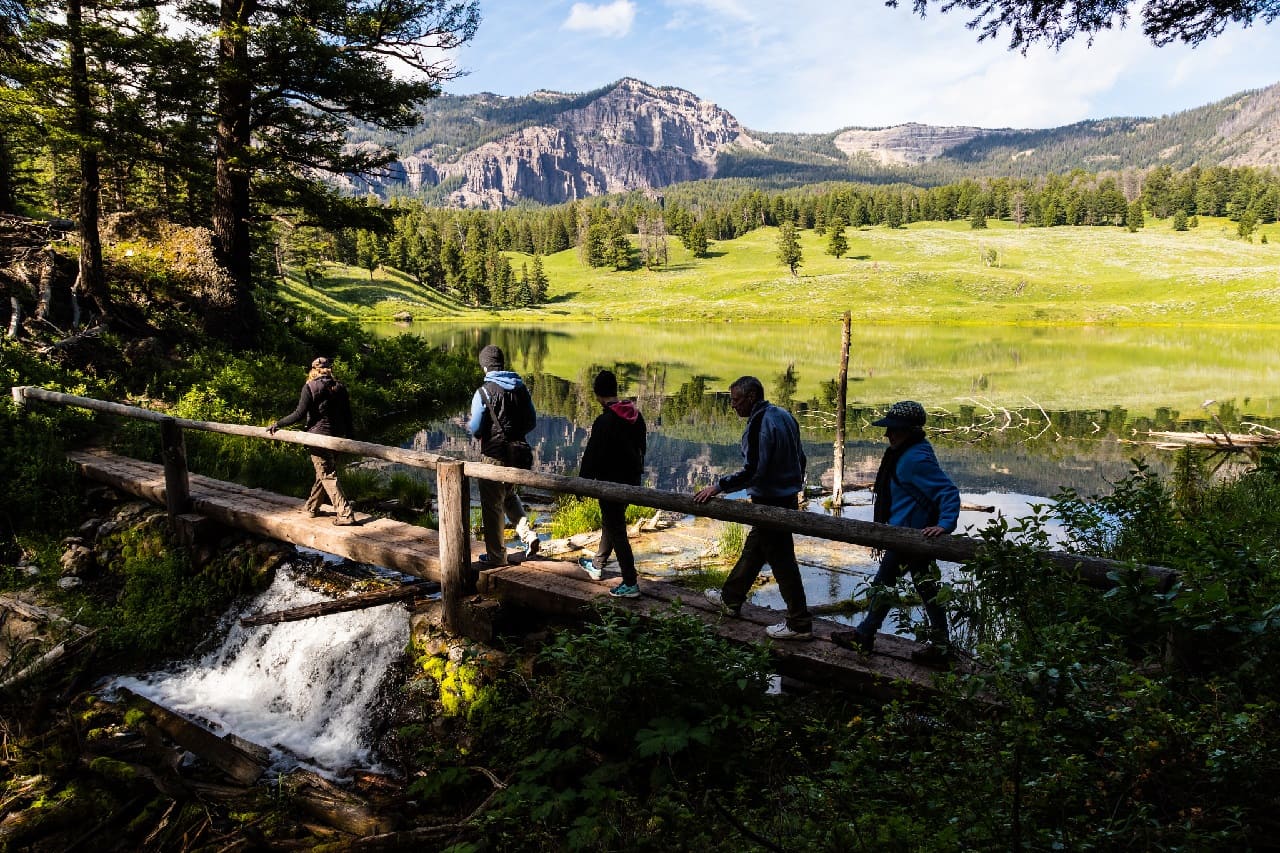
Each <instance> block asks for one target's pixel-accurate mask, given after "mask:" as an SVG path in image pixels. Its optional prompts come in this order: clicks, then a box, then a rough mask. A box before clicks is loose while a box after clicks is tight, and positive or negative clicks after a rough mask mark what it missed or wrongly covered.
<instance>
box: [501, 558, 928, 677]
mask: <svg viewBox="0 0 1280 853" xmlns="http://www.w3.org/2000/svg"><path fill="white" fill-rule="evenodd" d="M480 585H481V589H482V591H483V590H487V591H489V592H491V593H493V594H496V595H497V596H498V597H499V598H501V599H502V601H504V602H507V603H511V604H515V605H519V606H521V607H530V608H534V609H537V610H538V611H540V612H543V613H548V614H551V615H555V616H561V617H570V618H571V617H580V616H581V615H582V614H583V612H584V611H585V610H588V609H590V608H591V607H593V606H597V605H601V604H604V605H607V606H614V607H621V608H625V609H627V610H631V611H633V612H636V613H639V614H641V615H642V616H645V617H647V618H661V617H662V616H663V615H665V614H667V613H669V612H670V610H671V607H672V605H674V604H677V603H678V604H679V606H680V609H681V612H684V613H688V614H691V615H693V616H695V617H697V618H698V619H701V620H702V621H703V622H705V623H707V624H708V625H710V626H711V627H712V629H713V630H715V632H716V635H717V636H719V637H723V638H724V639H726V640H729V641H731V642H735V643H741V644H759V643H761V642H762V641H764V639H765V636H764V627H765V626H767V625H773V624H776V623H778V622H781V621H782V620H783V618H784V614H783V613H782V612H780V611H777V610H773V609H770V608H767V607H756V606H754V605H745V606H744V607H743V608H742V616H741V618H734V617H729V616H723V615H721V614H720V613H719V612H718V611H717V610H716V608H715V606H714V605H712V604H711V602H709V601H707V600H706V599H705V598H704V597H703V596H702V595H700V594H699V593H696V592H691V591H690V590H688V589H685V588H683V587H679V586H676V585H674V584H668V583H663V582H661V581H649V580H646V581H644V582H643V583H641V585H640V591H641V597H640V598H633V599H625V598H624V599H613V598H610V597H609V595H608V592H609V588H610V587H611V586H613V584H612V583H599V582H596V581H592V580H590V579H589V578H587V577H586V575H585V574H583V572H582V570H581V569H579V568H578V567H577V566H576V565H575V564H573V563H565V562H557V561H552V560H527V561H525V562H523V563H520V564H517V565H512V566H507V567H505V568H501V569H492V570H489V571H486V572H483V573H482V574H481V581H480ZM848 627H849V626H848V625H843V624H841V623H838V622H834V621H832V620H829V619H815V620H814V624H813V632H814V635H815V639H814V640H813V641H812V642H789V641H788V642H784V641H776V642H774V643H773V644H772V648H771V651H772V653H773V657H774V660H775V662H776V663H777V667H778V672H779V673H780V674H782V675H786V676H790V677H792V678H797V679H800V680H802V681H806V682H809V683H811V684H816V685H821V686H828V687H837V688H845V689H852V690H856V691H858V692H859V693H864V694H867V695H869V696H872V697H875V698H878V699H884V700H890V699H895V698H902V697H904V696H920V695H925V694H928V693H931V692H933V690H934V687H933V683H934V679H935V678H936V677H937V675H938V670H935V669H931V668H929V667H924V666H921V665H919V664H917V663H914V662H913V661H912V660H911V652H912V651H913V650H915V649H919V648H922V645H921V644H920V643H916V642H913V641H911V640H907V639H903V638H902V637H896V636H892V635H890V634H880V635H878V636H877V638H876V651H875V653H874V654H871V655H862V654H858V653H857V652H851V651H848V650H846V649H842V648H840V647H839V646H836V645H833V644H832V643H831V642H830V636H831V632H832V631H840V630H848Z"/></svg>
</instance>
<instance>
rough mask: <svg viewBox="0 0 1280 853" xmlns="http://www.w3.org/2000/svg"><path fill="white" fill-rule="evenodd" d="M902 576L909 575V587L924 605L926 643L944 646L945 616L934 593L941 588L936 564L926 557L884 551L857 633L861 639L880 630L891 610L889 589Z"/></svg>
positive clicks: (891, 597)
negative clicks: (926, 630)
mask: <svg viewBox="0 0 1280 853" xmlns="http://www.w3.org/2000/svg"><path fill="white" fill-rule="evenodd" d="M904 572H910V573H911V583H912V584H914V585H915V588H916V592H917V593H919V594H920V599H921V601H923V602H924V612H925V615H926V616H928V617H929V640H930V641H931V642H934V643H946V642H947V641H948V631H947V612H946V611H945V610H943V609H942V606H941V605H940V604H938V590H939V589H940V588H941V585H942V573H941V572H940V571H939V570H938V564H937V563H935V562H934V561H933V560H932V559H930V558H929V557H914V556H910V555H907V554H900V553H898V552H897V551H885V552H884V557H883V558H881V560H880V570H879V571H877V572H876V576H875V580H873V581H872V583H873V584H874V585H875V589H873V590H872V592H871V604H870V607H868V608H867V615H866V617H865V618H864V619H863V620H862V622H861V623H859V625H858V628H857V631H858V633H860V634H863V635H864V636H865V635H867V634H875V632H876V631H879V630H880V626H881V625H883V624H884V620H885V617H886V616H888V615H889V611H890V610H891V609H892V608H893V599H894V593H893V590H892V587H893V586H895V585H896V584H897V583H898V580H899V579H901V577H902V575H903V573H904Z"/></svg>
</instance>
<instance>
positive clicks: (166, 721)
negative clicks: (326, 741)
mask: <svg viewBox="0 0 1280 853" xmlns="http://www.w3.org/2000/svg"><path fill="white" fill-rule="evenodd" d="M120 694H121V695H122V696H123V697H125V699H126V700H127V701H128V702H129V703H130V704H132V705H136V706H138V707H139V708H141V709H142V710H143V711H145V712H146V714H147V716H149V717H150V718H151V721H152V722H153V723H155V725H156V728H158V729H160V731H162V732H164V733H165V735H166V736H168V737H169V738H170V739H171V740H173V742H174V743H176V744H178V745H179V746H181V747H182V748H184V749H187V750H190V751H191V752H194V753H195V754H196V755H198V756H200V757H201V758H203V759H204V760H205V761H207V762H209V763H210V764H212V765H213V766H214V767H217V768H218V769H219V770H221V771H222V772H223V773H225V774H227V775H228V776H230V777H231V778H232V779H234V780H235V781H237V782H239V783H240V784H242V785H250V784H252V783H254V782H255V781H257V780H258V777H260V776H261V775H262V774H263V773H264V772H265V771H266V769H267V762H266V761H263V760H261V759H260V758H258V756H255V755H252V754H250V753H249V752H248V751H247V750H244V749H242V748H240V747H239V746H236V744H234V743H232V742H231V741H230V740H228V739H226V738H221V737H218V736H217V735H216V734H214V733H213V732H211V731H209V730H208V729H206V728H204V727H203V726H198V725H196V724H195V723H193V722H191V721H190V720H188V719H186V718H185V717H183V716H182V715H180V714H177V713H175V712H173V711H170V710H169V709H168V708H166V707H164V706H163V705H160V704H158V703H156V702H152V701H151V700H150V699H148V698H147V697H145V696H139V695H138V694H137V693H134V692H133V691H132V690H129V689H128V688H125V687H121V688H120ZM259 749H261V747H259Z"/></svg>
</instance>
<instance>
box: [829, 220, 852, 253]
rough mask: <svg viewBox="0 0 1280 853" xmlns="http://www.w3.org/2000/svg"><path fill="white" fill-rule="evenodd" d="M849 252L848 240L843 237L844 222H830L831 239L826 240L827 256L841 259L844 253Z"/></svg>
mask: <svg viewBox="0 0 1280 853" xmlns="http://www.w3.org/2000/svg"><path fill="white" fill-rule="evenodd" d="M847 251H849V240H848V238H847V237H845V236H844V222H842V221H841V220H839V219H835V220H833V221H832V222H831V237H830V238H829V239H828V240H827V254H828V255H831V256H832V257H836V258H843V257H844V253H845V252H847Z"/></svg>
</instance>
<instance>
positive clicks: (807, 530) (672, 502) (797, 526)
mask: <svg viewBox="0 0 1280 853" xmlns="http://www.w3.org/2000/svg"><path fill="white" fill-rule="evenodd" d="M13 394H14V399H15V400H16V399H19V396H21V397H22V398H25V399H32V400H41V401H44V402H48V403H55V404H58V405H64V406H77V407H80V408H85V409H91V410H93V411H99V412H105V413H108V414H114V415H121V416H123V417H130V418H138V419H141V420H148V421H153V422H157V423H158V422H161V421H162V420H164V419H166V418H168V417H169V416H168V415H164V414H162V413H160V412H155V411H152V410H150V409H142V408H138V407H136V406H126V405H123V404H120V403H108V402H104V401H102V400H95V399H93V398H91V397H78V396H75V395H73V394H62V393H59V392H56V391H47V390H45V389H43V388H35V387H30V386H27V387H22V388H14V389H13ZM173 420H174V421H175V422H176V423H177V424H178V425H179V426H181V427H184V428H187V429H196V430H203V431H206V432H216V433H222V434H225V435H238V436H242V437H245V438H256V439H260V440H266V441H283V442H288V443H290V444H301V445H304V446H306V447H318V448H322V449H325V450H335V451H340V452H343V453H352V454H356V455H360V456H367V457H371V458H374V459H383V460H386V461H388V462H398V463H400V464H403V465H410V466H413V467H417V468H429V469H432V470H435V469H437V467H438V466H439V463H441V462H456V461H459V460H457V459H455V458H454V457H451V456H444V455H441V454H435V453H425V452H423V451H418V450H405V449H402V448H398V447H388V446H387V445H383V444H373V443H370V442H366V441H353V440H351V439H347V438H333V437H331V436H325V435H313V434H311V433H306V432H299V431H289V430H279V431H277V432H276V433H275V434H274V435H271V434H268V433H267V431H266V428H265V427H253V426H242V425H238V424H224V423H219V422H216V421H196V420H188V419H185V418H173ZM462 474H463V476H466V477H475V478H478V479H482V480H494V481H497V482H502V483H512V484H515V485H521V486H531V487H534V488H538V489H543V490H547V491H552V492H563V493H568V494H573V495H579V496H583V497H591V498H603V499H605V500H610V501H619V502H623V503H629V504H636V505H638V506H645V507H652V508H653V509H664V510H671V511H673V512H679V513H683V514H686V515H696V516H703V517H706V518H714V519H718V520H721V521H733V522H738V523H740V524H749V525H761V526H765V527H773V528H779V529H784V530H790V531H792V532H794V533H799V534H802V535H805V536H814V537H818V538H821V539H828V540H832V541H835V542H850V543H853V544H857V545H864V546H868V547H871V548H876V549H880V550H894V551H903V552H906V553H910V554H918V555H922V556H926V557H931V558H933V559H938V560H947V561H949V562H956V563H964V562H967V561H969V560H971V559H973V558H974V556H976V555H977V553H978V551H979V550H980V549H981V548H982V545H983V543H982V542H980V541H978V540H976V539H972V538H970V537H967V536H957V535H951V536H945V535H944V536H938V537H935V538H932V539H926V538H925V537H924V536H922V535H921V534H920V531H918V530H915V529H912V528H908V527H895V526H893V525H888V524H876V523H875V522H871V521H859V520H857V519H853V518H840V517H836V516H830V515H823V514H820V513H815V512H803V511H800V510H798V509H782V508H779V507H771V506H764V505H762V504H753V503H749V502H747V501H736V500H723V499H718V498H717V499H712V500H710V501H708V502H707V503H696V502H695V501H694V500H693V497H692V495H687V494H684V493H681V492H669V491H664V490H661V489H651V488H647V487H644V486H629V485H625V484H622V483H610V482H607V481H604V480H588V479H584V478H582V477H566V476H563V475H560V474H543V473H540V472H537V471H527V470H524V469H521V468H507V467H504V466H501V465H490V464H488V463H484V462H464V463H463V466H462ZM1039 556H1040V557H1041V558H1042V559H1044V560H1045V561H1046V562H1048V563H1049V564H1051V565H1053V566H1055V567H1058V568H1060V569H1063V570H1065V571H1071V572H1075V573H1076V574H1077V576H1078V577H1079V579H1080V581H1081V582H1082V583H1085V584H1088V585H1090V586H1095V587H1099V588H1103V589H1106V588H1110V587H1112V586H1115V581H1114V580H1112V577H1113V575H1115V574H1116V573H1120V572H1125V571H1129V570H1130V569H1131V568H1132V565H1131V564H1129V563H1123V562H1120V561H1117V560H1107V559H1103V558H1101V557H1088V556H1084V555H1081V554H1071V553H1067V552H1065V551H1042V552H1040V554H1039ZM1141 569H1142V570H1143V571H1144V572H1145V573H1146V574H1148V575H1150V576H1152V577H1153V578H1155V579H1156V581H1157V584H1158V586H1159V587H1160V588H1161V589H1162V590H1167V589H1168V588H1169V587H1171V586H1172V585H1173V583H1174V582H1175V581H1176V580H1177V573H1176V572H1175V571H1173V570H1172V569H1168V568H1165V567H1163V566H1141Z"/></svg>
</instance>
